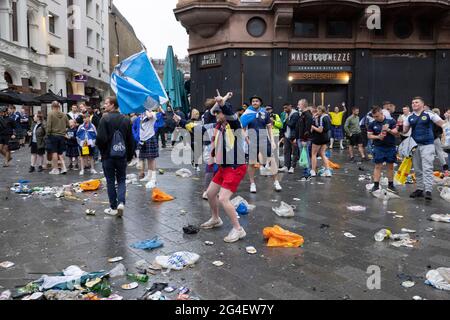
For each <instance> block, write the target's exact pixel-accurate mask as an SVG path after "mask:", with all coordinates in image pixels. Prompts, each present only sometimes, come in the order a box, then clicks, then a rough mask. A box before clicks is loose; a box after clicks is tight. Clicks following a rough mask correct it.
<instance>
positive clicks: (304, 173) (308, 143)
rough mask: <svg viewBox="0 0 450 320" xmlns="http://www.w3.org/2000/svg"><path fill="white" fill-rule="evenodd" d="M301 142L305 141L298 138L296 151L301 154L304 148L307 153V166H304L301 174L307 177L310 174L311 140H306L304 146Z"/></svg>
mask: <svg viewBox="0 0 450 320" xmlns="http://www.w3.org/2000/svg"><path fill="white" fill-rule="evenodd" d="M303 142H305V141H301V140H298V142H297V143H298V153H299V155H300V156H301V154H302V152H303V148H306V151H307V154H308V163H309V168H304V172H303V176H305V177H309V176H311V151H312V150H311V149H312V142H311V141H306V146H303Z"/></svg>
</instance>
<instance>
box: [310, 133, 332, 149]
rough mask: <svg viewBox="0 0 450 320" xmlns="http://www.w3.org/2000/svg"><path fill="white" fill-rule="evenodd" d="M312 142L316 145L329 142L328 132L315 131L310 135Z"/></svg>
mask: <svg viewBox="0 0 450 320" xmlns="http://www.w3.org/2000/svg"><path fill="white" fill-rule="evenodd" d="M312 143H313V144H315V145H316V146H324V145H327V144H328V143H330V137H329V136H328V132H326V133H325V132H324V133H317V134H315V135H313V137H312Z"/></svg>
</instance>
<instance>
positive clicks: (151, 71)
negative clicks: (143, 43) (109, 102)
mask: <svg viewBox="0 0 450 320" xmlns="http://www.w3.org/2000/svg"><path fill="white" fill-rule="evenodd" d="M111 88H112V90H113V91H114V93H115V94H116V96H117V102H118V104H119V108H120V112H121V113H123V114H130V113H143V112H145V111H146V110H152V109H154V108H156V107H158V106H160V105H163V104H165V103H167V102H168V101H169V99H168V97H167V94H166V90H165V89H164V86H163V85H162V83H161V80H160V79H159V77H158V74H157V73H156V71H155V68H154V67H153V65H152V63H151V62H150V59H149V57H148V55H147V52H146V51H142V52H139V53H137V54H135V55H133V56H131V57H129V58H128V59H126V60H124V61H122V62H121V63H120V64H119V65H117V66H116V67H115V68H114V71H113V73H112V75H111Z"/></svg>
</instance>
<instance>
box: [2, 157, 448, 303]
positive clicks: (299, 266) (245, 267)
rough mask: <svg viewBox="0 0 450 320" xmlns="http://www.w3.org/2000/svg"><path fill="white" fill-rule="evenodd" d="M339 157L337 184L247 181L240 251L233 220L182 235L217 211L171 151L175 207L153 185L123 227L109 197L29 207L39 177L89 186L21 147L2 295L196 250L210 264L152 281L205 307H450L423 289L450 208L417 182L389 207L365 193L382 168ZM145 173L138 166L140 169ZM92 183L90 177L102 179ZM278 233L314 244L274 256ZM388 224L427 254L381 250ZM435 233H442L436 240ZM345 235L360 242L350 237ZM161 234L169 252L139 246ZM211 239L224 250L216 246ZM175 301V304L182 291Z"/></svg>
mask: <svg viewBox="0 0 450 320" xmlns="http://www.w3.org/2000/svg"><path fill="white" fill-rule="evenodd" d="M334 153H335V154H334V155H333V158H332V160H333V161H334V162H337V163H340V164H341V165H343V168H342V169H341V170H337V171H336V172H335V176H334V177H333V178H332V179H327V178H318V179H316V180H314V181H312V182H306V183H305V182H299V181H298V180H299V179H300V173H299V172H297V173H296V174H295V175H284V176H283V177H282V178H283V179H282V186H283V187H284V191H283V192H281V193H275V192H274V191H272V180H271V178H267V177H258V179H257V185H258V190H259V192H258V194H255V195H253V194H250V193H249V187H250V184H249V181H248V179H246V180H245V181H244V182H243V183H242V185H241V188H240V190H239V192H238V195H240V196H242V197H244V198H245V199H246V200H248V201H249V202H250V203H251V204H254V205H256V209H255V211H253V212H252V213H250V215H248V216H245V217H242V218H241V223H242V225H243V227H244V228H245V229H246V231H247V234H248V236H247V238H246V239H244V240H243V241H240V242H238V243H236V244H225V243H224V242H223V238H224V237H225V236H226V235H227V233H228V231H229V229H230V228H231V226H230V224H229V222H228V220H227V219H226V218H225V219H224V222H225V225H224V226H223V227H222V228H221V229H218V230H214V231H201V232H200V233H199V234H197V235H185V234H183V231H182V228H183V227H184V226H186V225H189V224H194V225H198V224H200V223H202V222H204V221H206V220H207V219H208V218H209V207H208V203H207V202H206V201H204V200H202V199H201V195H202V191H203V190H202V186H203V176H202V175H196V174H194V176H193V178H186V179H183V178H179V177H176V176H175V171H176V170H177V169H179V168H180V167H178V166H175V165H172V164H171V161H170V151H169V150H164V151H161V158H160V159H159V160H158V168H163V169H165V170H166V173H165V174H164V175H159V176H158V182H159V187H160V188H161V189H162V190H164V191H165V192H167V193H169V194H171V195H173V196H175V197H176V199H175V200H174V201H172V202H167V203H162V204H155V203H152V202H151V199H150V198H151V195H150V192H149V191H146V190H145V188H144V186H136V185H129V186H128V198H127V201H128V203H127V208H126V213H125V217H124V219H115V218H111V217H106V216H105V215H104V214H103V210H104V209H105V208H106V207H107V205H105V204H104V203H103V202H105V201H107V195H106V191H105V190H102V191H99V193H98V197H95V196H94V195H93V194H92V193H91V194H89V193H88V194H83V195H82V196H83V198H90V199H91V201H89V202H87V204H85V205H83V203H82V202H81V201H73V200H66V199H56V198H54V197H46V198H39V197H32V198H23V197H21V196H19V195H16V194H13V193H12V192H10V191H9V188H10V187H11V185H12V184H13V183H15V182H17V181H18V180H20V179H26V180H30V181H31V183H30V184H29V185H30V186H49V185H50V186H52V185H55V186H61V185H64V184H70V183H73V182H79V181H81V180H83V179H80V177H79V175H78V172H70V173H69V174H68V175H67V176H56V177H55V176H50V175H48V173H42V174H40V173H33V174H28V168H29V160H28V156H29V154H28V149H25V150H21V151H19V152H18V153H16V154H15V156H14V157H15V159H16V161H15V162H14V163H13V166H12V167H10V168H6V169H5V168H0V199H1V200H0V244H1V245H0V262H2V261H12V262H14V263H15V264H16V265H15V267H13V268H11V269H7V270H5V269H0V286H1V287H0V291H3V290H6V289H14V288H15V287H17V286H21V285H25V284H26V283H28V282H30V281H32V280H36V279H38V278H39V277H40V276H41V275H42V274H48V275H52V274H55V273H58V272H60V271H61V270H63V269H64V268H66V267H68V266H70V265H78V266H80V267H81V268H82V269H83V270H85V271H88V272H92V271H98V270H110V269H112V268H113V267H114V264H109V263H108V261H107V260H108V258H111V257H116V256H122V257H124V260H123V261H122V263H123V264H124V265H125V266H126V267H127V268H128V270H129V271H131V272H134V271H135V269H134V263H135V262H137V261H138V260H141V259H146V260H147V261H149V262H151V261H153V259H154V258H155V257H156V256H158V255H170V254H171V253H174V252H177V251H190V252H195V253H198V254H200V256H201V258H200V260H199V262H198V263H197V264H196V265H195V266H194V267H192V268H186V269H184V270H182V271H172V272H170V273H168V274H166V275H162V274H158V275H152V276H150V281H149V284H148V285H147V286H151V284H152V283H154V282H167V283H169V284H170V285H171V286H174V287H181V286H185V287H188V288H190V289H191V291H192V294H191V295H192V296H195V297H198V298H200V299H220V300H226V299H252V300H256V299H290V300H297V299H409V300H410V299H412V297H413V296H417V295H418V296H421V297H422V298H426V299H449V298H450V294H449V293H448V292H444V291H439V290H436V289H434V288H432V287H430V286H427V285H425V284H424V281H425V274H426V273H427V272H428V271H429V270H430V269H431V268H432V269H435V268H438V267H450V241H449V240H450V232H449V231H450V225H449V224H444V223H436V222H431V221H429V220H428V218H429V217H430V216H431V215H432V214H435V213H437V214H446V213H449V208H450V205H449V204H448V203H447V202H445V201H444V200H442V199H440V198H439V195H438V193H437V192H435V195H434V196H435V200H434V201H433V202H432V203H431V204H426V203H425V202H424V201H422V200H421V201H414V200H411V199H409V198H408V195H409V193H410V192H411V191H413V186H411V185H409V186H406V187H402V188H401V190H400V196H401V199H400V200H392V201H390V202H389V203H388V205H387V206H385V205H383V202H382V201H380V200H379V199H375V198H373V197H372V196H371V195H370V194H369V193H367V192H366V191H365V185H366V184H367V183H368V182H365V181H364V182H360V181H359V180H358V178H359V175H360V174H367V173H370V170H372V165H371V164H368V163H364V164H362V165H357V164H351V163H345V160H346V157H345V154H344V153H340V152H339V151H335V152H334ZM19 160H20V162H18V161H19ZM185 167H186V168H189V169H191V170H192V168H190V166H185ZM359 167H362V169H364V170H365V171H364V172H363V171H360V169H359ZM98 169H100V168H98ZM98 171H100V170H98ZM136 172H137V171H136V169H134V168H133V169H132V170H129V173H136ZM85 177H86V179H85V180H87V179H89V178H90V177H91V176H89V175H86V176H85ZM98 177H101V176H98ZM294 198H299V199H301V201H294V200H293V199H294ZM280 201H285V202H287V203H289V204H292V205H296V206H297V209H296V216H295V218H292V219H284V218H279V217H277V216H276V215H275V214H274V213H273V212H272V207H274V206H279V205H280ZM351 205H361V206H365V207H367V210H366V211H365V212H352V211H349V210H348V209H347V207H348V206H351ZM86 209H93V210H96V211H97V215H96V216H93V217H88V216H86V214H85V210H86ZM388 211H390V212H391V213H388ZM392 211H396V212H397V213H395V214H394V213H392ZM394 215H401V216H403V218H394ZM276 224H277V225H280V226H281V227H283V228H285V229H288V230H290V231H293V232H296V233H298V234H300V235H302V236H303V237H304V238H305V244H304V246H303V247H302V248H299V249H278V248H277V249H270V248H267V247H265V241H264V239H263V236H262V230H263V228H265V227H268V226H273V225H276ZM385 227H387V228H389V229H391V230H392V231H393V232H394V233H400V230H401V229H402V228H407V229H414V230H417V234H416V235H413V238H417V239H418V240H420V241H419V243H418V245H417V247H415V248H395V247H393V246H391V245H390V244H389V241H385V242H382V243H377V242H375V240H374V237H373V236H374V234H375V233H376V232H377V231H378V230H380V229H382V228H385ZM427 228H433V231H432V232H428V231H426V229H427ZM345 232H350V233H352V234H353V235H355V236H356V238H354V239H349V238H346V237H345V236H344V233H345ZM154 236H159V237H160V238H161V239H162V240H163V242H164V247H162V248H160V249H157V250H154V251H151V252H147V251H143V250H137V249H133V248H131V247H130V245H131V244H132V243H134V242H136V241H140V240H145V239H150V238H153V237H154ZM205 241H212V242H214V245H213V246H206V245H205V244H204V242H205ZM247 246H254V247H255V248H256V249H257V250H258V253H257V254H256V255H249V254H247V252H246V250H245V248H246V247H247ZM217 260H220V261H223V262H224V266H222V267H216V266H214V265H213V264H212V262H214V261H217ZM372 265H376V266H379V267H380V268H381V289H380V290H369V289H368V288H367V285H366V283H367V279H368V277H369V276H370V275H371V274H367V273H366V271H367V269H368V268H369V266H372ZM405 275H407V276H411V277H412V279H413V281H414V282H415V283H416V285H415V286H414V287H412V288H410V289H406V288H403V287H402V286H401V283H402V282H403V281H404V280H403V279H404V276H405ZM127 282H129V281H127V280H126V279H124V278H123V279H120V278H119V279H115V280H113V281H112V284H113V292H116V293H118V294H119V295H122V296H124V297H125V298H127V299H137V298H139V297H141V296H142V294H143V293H144V289H145V287H146V286H145V285H141V286H140V287H139V288H138V289H135V290H132V291H124V290H122V289H121V288H120V285H122V284H124V283H127ZM167 296H168V298H174V297H175V294H167Z"/></svg>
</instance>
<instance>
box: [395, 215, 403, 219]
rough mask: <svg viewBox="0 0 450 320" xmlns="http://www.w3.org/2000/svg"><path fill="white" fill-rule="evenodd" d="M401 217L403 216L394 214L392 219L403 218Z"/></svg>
mask: <svg viewBox="0 0 450 320" xmlns="http://www.w3.org/2000/svg"><path fill="white" fill-rule="evenodd" d="M403 218H404V216H399V215H395V216H394V219H403Z"/></svg>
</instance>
